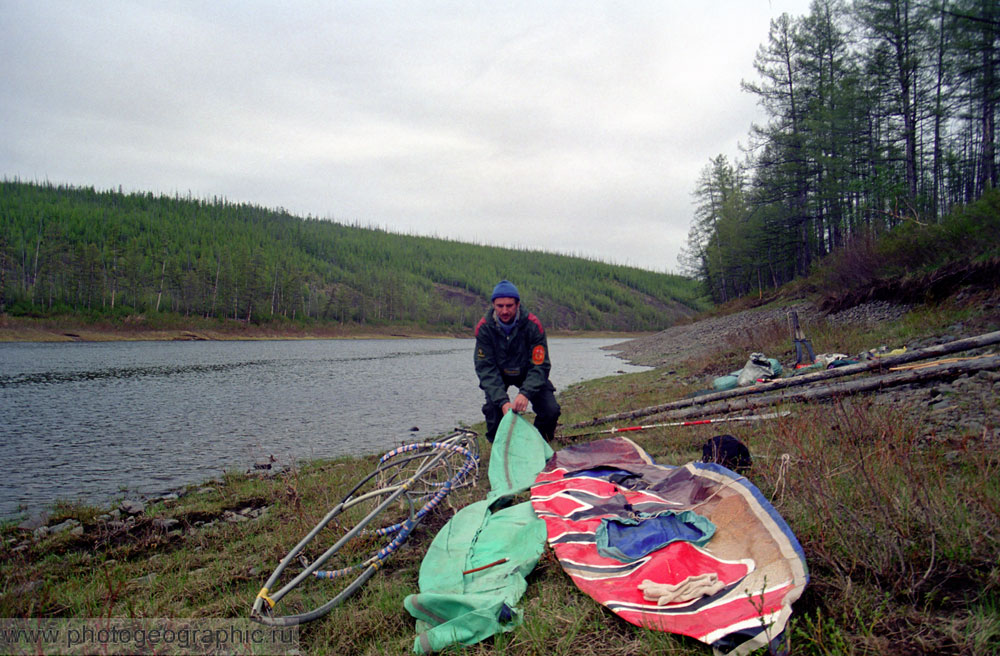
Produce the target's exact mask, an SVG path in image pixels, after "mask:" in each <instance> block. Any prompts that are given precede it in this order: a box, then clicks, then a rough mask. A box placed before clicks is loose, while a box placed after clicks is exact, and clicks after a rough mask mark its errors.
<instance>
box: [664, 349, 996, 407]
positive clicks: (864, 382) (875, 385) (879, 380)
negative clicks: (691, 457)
mask: <svg viewBox="0 0 1000 656" xmlns="http://www.w3.org/2000/svg"><path fill="white" fill-rule="evenodd" d="M984 370H994V371H997V370H1000V355H990V356H983V357H981V358H975V359H973V360H966V361H964V362H957V363H948V364H943V365H938V366H935V367H924V368H921V369H914V370H912V371H899V372H896V373H892V374H886V375H884V376H873V377H869V378H859V379H857V380H851V381H847V382H844V383H836V384H834V385H825V386H823V387H814V388H812V389H807V390H803V391H800V392H790V393H789V392H786V393H781V394H767V395H764V396H759V397H755V398H750V399H743V400H740V401H735V402H732V403H716V404H712V405H707V406H701V407H695V408H688V409H685V410H673V411H670V412H667V413H665V414H664V417H665V418H670V419H687V418H690V417H703V416H705V415H717V414H722V413H724V412H735V411H742V410H749V409H751V408H760V407H764V406H772V405H778V404H782V403H808V402H809V401H817V400H820V399H825V398H829V397H832V396H846V395H849V394H857V393H859V392H870V391H873V390H881V389H885V388H888V387H894V386H897V385H908V384H911V383H920V382H924V381H927V380H934V379H938V378H956V377H958V376H961V375H962V374H971V373H975V372H977V371H984Z"/></svg>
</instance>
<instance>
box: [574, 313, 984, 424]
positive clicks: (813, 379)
mask: <svg viewBox="0 0 1000 656" xmlns="http://www.w3.org/2000/svg"><path fill="white" fill-rule="evenodd" d="M997 343H1000V331H995V332H992V333H985V334H983V335H977V336H975V337H966V338H964V339H956V340H954V341H951V342H947V343H945V344H939V345H937V346H929V347H927V348H923V349H914V350H912V351H907V352H906V353H901V354H899V355H890V356H885V357H881V358H877V359H875V360H870V361H867V362H860V363H858V364H852V365H846V366H843V367H836V368H834V369H824V370H823V371H817V372H815V373H809V374H802V375H800V376H792V377H790V378H778V379H776V380H773V381H769V382H766V383H759V384H757V385H751V386H749V387H741V388H736V389H730V390H724V391H722V392H712V393H709V394H703V395H701V396H695V397H691V398H685V399H679V400H677V401H671V402H669V403H661V404H659V405H654V406H649V407H646V408H639V409H637V410H632V411H629V412H619V413H617V414H613V415H606V416H603V417H596V418H594V419H591V420H589V421H582V422H579V423H576V424H573V425H572V426H568V427H567V428H570V429H578V428H587V427H589V426H598V425H600V424H606V423H609V422H612V421H625V420H631V419H638V418H639V417H648V416H651V415H658V414H661V413H664V416H668V417H671V418H684V417H698V416H704V415H706V414H719V413H722V412H728V411H729V410H730V409H731V410H743V409H746V408H753V407H760V406H762V405H770V404H772V403H778V402H782V401H784V402H789V403H790V402H797V401H806V400H813V399H815V398H825V397H824V396H814V395H815V393H816V392H819V391H821V390H828V389H834V391H833V392H830V393H829V394H827V395H826V396H833V395H836V394H853V393H856V392H862V391H870V390H877V389H880V388H881V387H890V386H892V385H903V384H907V383H915V382H920V381H922V380H932V379H935V378H944V377H948V376H960V375H961V374H962V373H968V372H969V371H980V370H981V369H996V368H997V366H996V365H995V364H994V365H987V366H980V365H982V362H980V360H983V358H978V359H977V360H975V361H967V362H963V363H960V364H962V365H965V364H968V365H969V366H970V367H973V368H971V369H969V370H968V371H967V370H966V369H963V368H961V367H960V366H958V365H954V364H953V363H947V364H946V365H940V366H934V365H933V363H930V365H928V366H925V367H921V368H920V369H914V370H912V371H906V372H899V373H897V374H891V375H889V376H881V377H876V378H864V379H860V380H857V381H851V382H849V383H843V384H840V385H828V386H824V387H821V388H816V389H813V390H807V391H806V392H803V393H800V394H780V395H768V396H767V397H766V399H768V400H765V398H761V399H757V400H756V401H753V402H750V401H747V402H746V403H728V404H717V403H715V402H716V401H721V400H724V399H731V398H736V397H740V396H748V395H754V394H762V393H765V392H772V391H774V390H778V389H785V388H789V387H798V386H801V385H811V384H813V383H817V382H821V381H825V380H830V379H833V378H840V377H845V376H851V375H854V374H861V373H868V372H880V373H884V372H887V371H889V370H890V369H891V368H892V367H895V366H898V365H902V364H906V363H908V362H916V361H919V360H927V359H930V358H936V357H939V356H942V355H948V354H950V353H959V352H962V351H968V350H971V349H974V348H980V347H983V346H991V345H993V344H997ZM989 359H990V358H986V360H989ZM994 359H995V358H994ZM977 363H978V364H977ZM974 367H980V368H974ZM918 372H919V375H918ZM905 375H912V378H909V379H905V378H902V377H903V376H905ZM879 381H881V382H879ZM896 381H899V382H896ZM854 383H857V385H854ZM799 397H802V398H799ZM806 397H808V398H806ZM774 399H778V400H774ZM691 406H703V407H701V408H699V407H694V408H692V409H691V410H690V411H689V412H680V409H682V408H689V407H691ZM708 408H712V409H711V410H709V411H706V409H708ZM715 408H720V409H715Z"/></svg>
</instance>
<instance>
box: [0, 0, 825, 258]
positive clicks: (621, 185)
mask: <svg viewBox="0 0 1000 656" xmlns="http://www.w3.org/2000/svg"><path fill="white" fill-rule="evenodd" d="M808 4H809V3H808V0H719V1H712V0H684V1H681V0H656V1H641V0H620V1H618V2H597V1H593V2H589V1H585V0H570V1H566V2H545V1H543V0H528V1H525V2H504V1H501V0H492V1H478V0H464V1H458V0H455V1H442V2H426V1H420V0H415V1H403V0H395V1H392V2H380V1H375V0H359V1H357V2H354V1H351V2H345V1H339V0H326V1H322V2H306V1H302V0H296V1H294V2H288V1H283V2H278V1H277V0H274V1H271V2H259V1H256V0H240V1H236V0H233V1H231V2H226V1H222V0H212V1H208V2H206V1H205V0H197V1H193V2H187V1H178V0H156V1H144V0H131V1H126V2H112V1H103V0H93V1H86V2H84V1H82V0H67V1H64V2H55V1H51V0H0V58H2V61H3V64H2V66H0V176H3V177H6V178H8V179H12V178H15V177H17V178H20V179H21V180H22V181H48V182H52V183H54V184H69V185H74V186H94V187H97V188H98V189H109V188H115V189H116V188H118V187H119V186H121V187H122V188H123V190H125V191H142V192H146V191H151V192H153V193H156V194H160V193H166V194H171V195H172V194H174V193H180V194H182V195H186V194H187V193H188V192H190V193H191V194H192V195H193V196H194V197H196V198H212V197H225V198H227V199H229V200H230V201H234V202H250V203H256V204H259V205H263V206H265V207H272V208H277V207H283V208H285V209H287V210H289V211H290V212H292V213H293V214H297V215H300V216H313V217H318V218H330V219H334V220H336V221H340V222H344V223H360V224H361V225H365V226H368V225H371V226H378V227H382V228H386V229H389V230H392V231H394V232H402V233H409V234H420V235H431V236H438V237H448V238H453V239H458V240H461V241H473V242H477V243H485V244H490V245H503V246H518V247H528V248H537V249H541V250H546V251H552V252H560V253H568V254H573V255H580V256H583V257H589V258H594V259H601V260H604V261H609V262H614V263H618V264H629V265H632V266H638V267H642V268H646V269H652V270H654V271H676V270H677V268H678V265H677V254H678V252H679V250H680V248H681V246H682V245H683V244H684V242H685V239H686V237H687V232H688V226H689V224H690V221H691V215H692V209H693V206H692V196H691V192H692V190H693V187H694V183H695V180H696V178H697V177H698V174H699V173H700V171H701V170H702V169H703V168H704V167H705V165H706V164H707V163H708V161H709V159H710V158H712V157H714V156H716V155H718V154H720V153H722V154H725V155H727V156H729V157H730V159H731V160H735V159H737V158H738V157H739V150H738V143H745V142H746V139H747V134H748V132H749V128H750V125H751V123H752V122H753V121H755V120H760V119H761V115H760V113H759V110H758V109H757V107H756V102H755V99H754V98H753V97H751V96H749V95H748V94H745V93H743V92H741V91H740V80H741V79H748V80H749V79H756V75H755V73H754V70H753V58H754V54H755V52H756V50H757V48H758V46H760V45H761V44H762V43H764V42H765V41H766V40H767V33H768V24H769V22H770V20H771V19H772V18H776V17H777V16H779V15H780V14H781V13H783V12H787V13H789V14H791V15H792V16H800V15H803V14H806V13H807V12H808Z"/></svg>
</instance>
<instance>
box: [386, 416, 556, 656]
mask: <svg viewBox="0 0 1000 656" xmlns="http://www.w3.org/2000/svg"><path fill="white" fill-rule="evenodd" d="M552 454H553V451H552V448H551V447H550V446H549V445H548V444H547V443H546V442H545V440H544V439H543V438H542V436H541V435H540V434H539V433H538V431H537V430H536V429H535V427H534V426H533V425H532V424H531V423H530V422H528V421H527V420H525V419H524V418H523V417H521V416H520V415H518V414H516V413H514V412H508V413H507V414H506V415H505V416H504V418H503V420H502V421H501V422H500V426H499V428H498V430H497V437H496V440H495V441H494V443H493V449H492V452H491V455H490V465H489V481H490V492H489V494H488V495H487V496H486V498H485V499H483V500H482V501H478V502H476V503H473V504H470V505H468V506H466V507H465V508H463V509H461V510H460V511H459V512H458V513H456V514H455V516H454V517H452V518H451V520H449V521H448V523H447V524H445V526H444V527H443V528H442V529H441V530H440V532H439V533H438V534H437V535H436V536H435V537H434V540H433V541H432V542H431V545H430V547H429V548H428V550H427V554H426V555H425V556H424V560H423V562H422V563H421V565H420V577H419V585H420V592H419V593H417V594H413V595H409V596H408V597H407V598H406V599H405V600H404V601H403V605H404V606H405V607H406V610H407V611H409V613H410V615H412V616H413V617H414V618H416V620H417V621H416V630H417V637H416V639H415V640H414V644H413V651H414V652H416V653H418V654H428V653H433V652H436V651H440V650H442V649H444V648H446V647H448V646H449V645H454V644H463V645H472V644H475V643H477V642H479V641H481V640H484V639H486V638H489V637H490V636H493V635H495V634H497V633H500V632H503V631H510V630H512V629H513V628H514V627H516V626H517V625H518V624H519V623H520V622H521V620H522V614H521V611H520V610H519V609H517V607H516V606H517V603H518V601H520V599H521V597H522V596H523V595H524V592H525V590H526V589H527V586H528V584H527V581H526V580H525V579H526V577H527V576H528V574H530V573H531V571H532V570H533V569H534V568H535V565H537V564H538V559H539V558H540V557H541V555H542V552H543V551H544V549H545V542H546V529H545V522H544V521H542V520H541V519H539V518H538V516H537V515H535V511H534V509H533V508H532V506H531V502H530V501H523V502H521V503H515V497H516V496H517V495H518V494H520V493H521V492H524V491H526V490H528V489H529V488H530V487H531V485H532V484H533V483H534V482H535V477H536V476H537V475H538V473H539V472H540V471H542V469H543V468H544V467H545V463H546V461H548V459H549V458H550V457H552Z"/></svg>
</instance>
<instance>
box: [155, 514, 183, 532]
mask: <svg viewBox="0 0 1000 656" xmlns="http://www.w3.org/2000/svg"><path fill="white" fill-rule="evenodd" d="M178 524H180V521H178V520H176V519H174V518H173V517H157V518H156V519H154V520H153V526H155V527H156V528H158V529H161V530H163V531H169V530H170V529H172V528H174V527H175V526H177V525H178Z"/></svg>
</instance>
